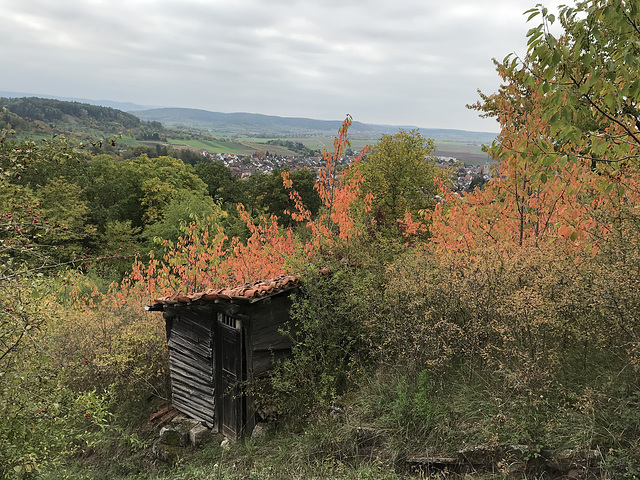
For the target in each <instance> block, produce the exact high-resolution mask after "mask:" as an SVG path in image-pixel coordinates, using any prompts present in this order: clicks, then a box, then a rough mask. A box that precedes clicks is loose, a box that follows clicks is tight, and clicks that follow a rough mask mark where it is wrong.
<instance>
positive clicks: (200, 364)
mask: <svg viewBox="0 0 640 480" xmlns="http://www.w3.org/2000/svg"><path fill="white" fill-rule="evenodd" d="M169 355H170V356H171V357H173V358H176V359H178V360H180V361H181V362H182V363H184V364H185V365H191V366H193V367H194V368H197V369H198V370H203V371H205V372H206V371H210V370H211V366H210V365H211V358H206V357H203V356H201V355H198V354H197V353H195V352H184V351H181V350H176V349H173V348H172V349H171V350H169Z"/></svg>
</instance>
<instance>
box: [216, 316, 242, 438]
mask: <svg viewBox="0 0 640 480" xmlns="http://www.w3.org/2000/svg"><path fill="white" fill-rule="evenodd" d="M242 343H243V342H242V322H241V320H239V319H237V318H233V317H230V316H228V315H224V314H222V313H220V314H218V335H217V342H216V350H217V360H218V361H217V368H216V377H217V379H218V386H217V388H216V397H217V398H216V405H217V406H218V408H217V412H216V413H217V416H218V431H220V432H222V433H223V434H224V435H226V436H228V437H230V438H236V437H237V436H239V435H240V433H241V430H242V424H243V421H244V408H243V404H244V397H243V396H242V391H241V388H240V383H241V382H242V381H243V380H244V379H245V378H244V361H243V358H244V357H243V349H242Z"/></svg>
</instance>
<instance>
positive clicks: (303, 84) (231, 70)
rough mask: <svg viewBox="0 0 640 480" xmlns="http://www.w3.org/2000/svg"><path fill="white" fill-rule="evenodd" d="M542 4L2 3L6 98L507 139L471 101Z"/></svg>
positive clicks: (482, 0)
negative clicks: (19, 95)
mask: <svg viewBox="0 0 640 480" xmlns="http://www.w3.org/2000/svg"><path fill="white" fill-rule="evenodd" d="M538 1H539V0H535V1H534V0H448V1H435V0H342V1H337V0H313V1H307V0H155V1H152V0H75V1H73V0H57V1H55V2H54V1H51V0H21V1H19V2H16V1H10V0H0V8H1V10H0V60H1V67H0V90H4V91H16V92H29V93H35V94H42V95H56V96H65V97H77V98H90V99H94V100H103V99H106V100H115V101H121V102H133V103H138V104H143V105H157V106H175V107H191V108H202V109H206V110H212V111H219V112H252V113H264V114H270V115H280V116H293V117H309V118H317V119H325V120H340V119H342V118H344V115H345V114H346V113H350V114H351V115H352V116H353V117H354V119H355V120H358V121H362V122H365V123H380V124H392V125H416V126H420V127H425V128H457V129H465V130H478V131H497V124H496V123H495V121H493V120H484V119H480V118H478V116H477V113H476V112H474V111H471V110H467V109H466V108H465V104H467V103H473V102H475V101H476V100H477V99H478V95H477V93H476V90H477V89H481V90H482V91H483V92H485V93H491V92H494V91H495V90H496V89H497V88H498V85H499V79H498V77H497V75H496V72H495V68H494V66H493V64H492V62H491V59H492V58H493V57H495V58H497V59H500V60H501V59H502V58H504V57H505V56H506V55H507V54H509V53H511V52H516V53H518V54H520V55H523V54H524V53H525V49H526V32H527V30H528V29H529V28H531V27H532V26H533V25H534V24H527V22H526V16H524V15H523V12H524V11H525V10H527V9H529V8H531V7H533V6H535V4H536V3H538ZM543 3H545V5H548V6H549V7H553V6H554V5H557V4H559V3H571V2H567V1H565V2H559V1H555V0H554V1H552V2H544V0H543Z"/></svg>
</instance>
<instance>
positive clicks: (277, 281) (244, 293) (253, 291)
mask: <svg viewBox="0 0 640 480" xmlns="http://www.w3.org/2000/svg"><path fill="white" fill-rule="evenodd" d="M300 284H301V282H300V279H299V278H298V277H296V276H294V275H280V276H279V277H276V278H273V279H271V280H265V281H262V282H254V283H247V284H245V285H240V286H239V287H234V288H218V289H212V290H207V291H206V292H198V293H188V294H185V293H179V292H178V293H174V294H173V295H170V296H168V297H162V298H156V299H155V300H154V301H153V303H154V306H159V305H175V304H184V303H192V302H196V301H199V300H200V301H204V302H214V301H216V300H245V301H247V300H248V301H257V300H260V299H261V298H264V297H270V296H272V295H276V294H278V293H281V292H285V291H287V290H291V289H293V288H296V287H298V286H299V285H300Z"/></svg>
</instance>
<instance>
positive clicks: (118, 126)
mask: <svg viewBox="0 0 640 480" xmlns="http://www.w3.org/2000/svg"><path fill="white" fill-rule="evenodd" d="M0 109H6V111H4V112H3V111H0V128H6V127H9V126H10V127H11V128H12V129H14V130H15V131H16V132H17V134H18V135H19V136H21V137H24V136H34V135H36V136H37V135H52V134H61V133H62V134H70V135H73V136H74V137H75V138H78V139H79V140H90V139H98V138H102V137H105V136H111V135H120V134H131V135H133V136H135V137H136V138H138V139H141V140H155V141H161V140H165V139H166V134H165V133H166V132H165V128H164V127H163V126H162V124H160V123H159V122H146V121H142V120H140V118H138V117H136V116H135V115H132V114H130V113H127V112H123V111H122V110H118V109H115V108H111V107H102V106H97V105H90V104H88V103H80V102H75V101H74V102H69V101H63V100H56V99H51V98H39V97H22V98H7V97H0Z"/></svg>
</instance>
